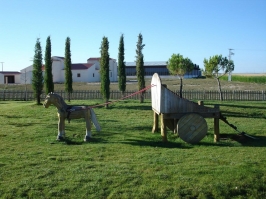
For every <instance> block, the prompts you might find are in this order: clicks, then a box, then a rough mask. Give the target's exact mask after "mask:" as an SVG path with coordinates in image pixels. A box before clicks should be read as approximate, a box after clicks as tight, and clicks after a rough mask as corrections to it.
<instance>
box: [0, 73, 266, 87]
mask: <svg viewBox="0 0 266 199" xmlns="http://www.w3.org/2000/svg"><path fill="white" fill-rule="evenodd" d="M246 76H248V75H246ZM235 77H237V76H235V75H233V76H232V79H233V81H231V82H228V81H227V77H224V80H222V81H221V85H222V89H223V90H254V91H255V90H265V84H266V82H264V83H263V82H260V83H259V82H258V83H254V82H241V81H238V80H236V81H234V78H235ZM249 77H251V76H249ZM261 77H262V78H261V79H264V77H265V79H266V76H261ZM257 78H259V77H257ZM161 79H162V83H163V84H166V85H167V86H168V88H169V89H170V90H173V91H175V90H179V87H180V80H179V79H178V78H177V77H172V76H171V77H162V78H161ZM145 81H146V86H148V85H150V83H151V77H148V78H146V79H145ZM261 81H262V80H261ZM183 84H184V86H183V90H217V82H216V80H215V79H185V80H184V81H183ZM5 88H6V89H9V90H25V85H7V86H6V85H0V90H2V89H5ZM110 88H111V90H118V84H117V82H114V83H111V85H110ZM137 88H138V86H137V79H136V78H135V77H132V78H128V79H127V86H126V90H137ZM27 89H29V90H32V87H31V85H28V86H27ZM73 89H74V90H99V89H100V83H73ZM55 90H64V84H55Z"/></svg>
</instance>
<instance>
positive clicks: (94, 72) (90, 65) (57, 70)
mask: <svg viewBox="0 0 266 199" xmlns="http://www.w3.org/2000/svg"><path fill="white" fill-rule="evenodd" d="M52 62H53V63H52V73H53V82H54V83H63V82H64V81H65V65H64V57H57V56H54V57H52ZM44 67H45V66H43V68H42V70H43V73H44V71H45V68H44ZM71 70H72V80H73V82H100V80H101V79H100V58H99V57H98V58H89V59H88V60H87V63H77V64H72V65H71ZM32 71H33V66H29V67H27V68H24V69H22V70H21V75H20V82H21V83H25V82H26V83H27V84H31V80H32ZM109 77H110V81H111V82H116V81H117V63H116V60H115V59H111V58H110V60H109Z"/></svg>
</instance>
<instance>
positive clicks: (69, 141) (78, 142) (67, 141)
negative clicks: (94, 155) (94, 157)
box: [51, 137, 105, 145]
mask: <svg viewBox="0 0 266 199" xmlns="http://www.w3.org/2000/svg"><path fill="white" fill-rule="evenodd" d="M104 142H105V140H103V139H101V138H91V139H90V140H89V142H84V140H83V139H80V140H72V139H70V138H68V137H66V138H65V139H64V140H61V141H54V142H52V143H51V144H56V143H62V144H66V145H82V144H90V143H104Z"/></svg>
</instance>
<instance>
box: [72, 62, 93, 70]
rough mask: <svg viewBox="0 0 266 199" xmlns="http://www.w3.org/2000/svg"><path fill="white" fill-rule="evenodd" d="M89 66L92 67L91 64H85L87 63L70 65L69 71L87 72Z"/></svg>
mask: <svg viewBox="0 0 266 199" xmlns="http://www.w3.org/2000/svg"><path fill="white" fill-rule="evenodd" d="M91 66H93V64H87V63H86V64H72V65H71V69H72V70H87V69H88V68H90V67H91Z"/></svg>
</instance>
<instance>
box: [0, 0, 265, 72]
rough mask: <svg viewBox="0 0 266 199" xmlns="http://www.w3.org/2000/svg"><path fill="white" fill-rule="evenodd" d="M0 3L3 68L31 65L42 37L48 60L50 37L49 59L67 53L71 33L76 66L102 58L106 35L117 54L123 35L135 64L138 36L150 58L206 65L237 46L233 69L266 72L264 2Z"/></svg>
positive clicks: (25, 0) (92, 0) (56, 0)
mask: <svg viewBox="0 0 266 199" xmlns="http://www.w3.org/2000/svg"><path fill="white" fill-rule="evenodd" d="M0 7H1V9H0V62H4V63H3V64H2V63H0V67H1V66H2V68H3V70H4V71H20V70H22V69H23V68H25V67H27V66H30V65H32V59H33V56H34V47H35V44H36V40H37V38H40V42H41V46H42V52H43V58H44V55H45V46H46V39H47V37H48V36H50V37H51V43H52V56H62V57H63V56H64V54H65V41H66V38H67V37H70V39H71V59H72V63H86V62H87V59H88V58H90V57H100V49H99V48H100V45H101V42H102V38H103V37H104V36H105V37H107V38H108V41H109V55H110V57H111V58H114V59H118V46H119V39H120V36H121V35H122V34H123V35H124V43H125V61H126V62H133V61H135V56H136V44H137V40H138V35H139V34H140V33H141V34H142V36H143V44H145V47H144V49H143V54H144V61H145V62H149V61H150V62H151V61H153V62H155V61H167V60H169V58H170V57H171V55H172V54H173V53H175V54H177V53H179V54H181V55H183V56H184V57H188V58H190V59H191V61H192V62H193V63H195V64H197V65H199V67H200V68H202V69H203V68H204V64H203V60H204V58H207V59H209V57H210V56H214V55H220V54H221V55H223V56H224V57H225V56H226V57H228V55H229V49H234V50H232V52H233V53H234V55H232V56H231V59H232V60H233V61H234V64H235V70H234V72H235V73H266V0H0ZM1 64H2V65H1ZM2 68H0V69H1V70H2Z"/></svg>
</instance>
